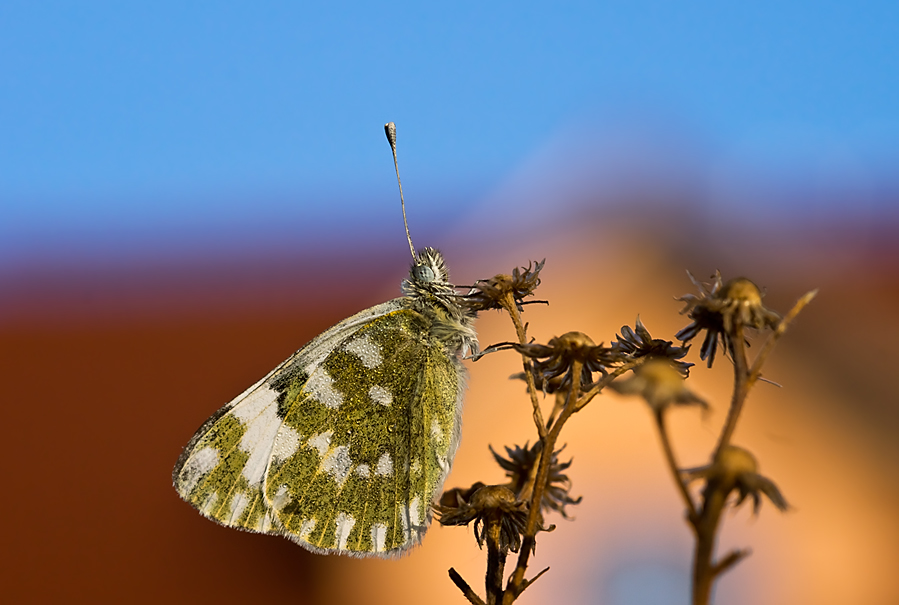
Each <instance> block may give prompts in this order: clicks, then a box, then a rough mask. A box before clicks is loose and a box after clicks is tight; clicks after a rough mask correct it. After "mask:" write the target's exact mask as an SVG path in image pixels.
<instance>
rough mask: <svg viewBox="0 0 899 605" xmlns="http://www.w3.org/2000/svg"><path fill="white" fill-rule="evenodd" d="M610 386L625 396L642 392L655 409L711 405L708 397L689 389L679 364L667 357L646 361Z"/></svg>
mask: <svg viewBox="0 0 899 605" xmlns="http://www.w3.org/2000/svg"><path fill="white" fill-rule="evenodd" d="M609 386H611V388H612V389H613V390H614V391H616V392H618V393H621V394H624V395H641V396H642V397H643V399H645V400H646V403H648V404H649V406H650V407H651V408H652V409H653V410H655V411H661V410H663V409H665V408H666V407H668V406H669V405H689V404H694V405H699V406H701V407H703V408H708V404H707V403H706V402H705V400H703V399H702V398H701V397H699V396H698V395H696V394H695V393H693V391H691V390H690V389H688V388H687V384H686V381H685V380H684V377H683V375H682V374H681V373H680V370H679V369H678V368H677V366H675V365H674V363H672V362H671V361H670V360H668V359H664V358H660V359H651V360H649V361H647V362H646V363H644V364H643V365H641V366H639V367H638V368H636V369H635V370H634V373H633V374H632V375H631V376H629V377H628V378H624V379H618V380H616V381H615V382H613V383H612V384H611V385H609Z"/></svg>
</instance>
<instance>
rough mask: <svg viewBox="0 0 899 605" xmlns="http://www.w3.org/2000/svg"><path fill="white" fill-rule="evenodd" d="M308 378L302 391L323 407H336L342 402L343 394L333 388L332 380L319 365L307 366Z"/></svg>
mask: <svg viewBox="0 0 899 605" xmlns="http://www.w3.org/2000/svg"><path fill="white" fill-rule="evenodd" d="M307 370H308V371H309V380H307V381H306V385H305V386H304V387H303V391H304V392H305V393H308V394H309V395H312V398H313V399H315V400H316V401H317V402H319V403H320V404H322V405H323V406H325V407H328V408H331V409H336V408H339V407H340V404H341V403H343V395H342V394H341V393H339V392H337V391H336V390H335V389H334V380H333V379H332V378H331V377H330V376H329V375H328V373H327V372H326V371H325V369H324V368H323V367H321V366H318V367H315V368H307Z"/></svg>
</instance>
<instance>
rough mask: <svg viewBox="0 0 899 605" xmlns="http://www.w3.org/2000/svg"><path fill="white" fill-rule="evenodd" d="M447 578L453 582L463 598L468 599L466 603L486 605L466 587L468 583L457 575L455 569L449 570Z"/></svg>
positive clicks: (469, 587) (476, 594)
mask: <svg viewBox="0 0 899 605" xmlns="http://www.w3.org/2000/svg"><path fill="white" fill-rule="evenodd" d="M449 577H450V580H452V581H453V584H455V585H456V586H457V587H458V588H459V590H461V591H462V594H463V595H465V598H466V599H468V602H469V603H471V604H472V605H486V604H485V603H484V601H483V600H482V599H481V597H479V596H478V593H476V592H475V591H474V590H472V588H471V586H469V585H468V582H466V581H465V579H464V578H463V577H462V576H460V575H459V572H458V571H456V570H455V568H453V567H450V568H449Z"/></svg>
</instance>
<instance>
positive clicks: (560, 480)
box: [490, 441, 581, 519]
mask: <svg viewBox="0 0 899 605" xmlns="http://www.w3.org/2000/svg"><path fill="white" fill-rule="evenodd" d="M564 449H565V447H564V446H563V447H561V448H559V449H558V450H556V451H555V452H553V458H552V460H551V461H550V466H549V478H548V482H547V486H546V489H545V490H544V492H543V498H542V499H541V501H540V508H541V510H543V511H546V510H554V511H556V512H558V513H560V514H561V515H562V516H563V517H564V518H566V519H568V518H569V517H568V513H567V511H566V510H565V507H566V506H568V505H570V504H580V502H581V497H580V496H579V497H577V498H572V497H571V496H570V495H569V493H568V492H569V491H570V490H571V479H569V478H568V475H566V474H565V471H566V470H568V467H570V466H571V462H572V461H571V460H569V461H568V462H559V454H560V453H561V452H562V450H564ZM505 450H506V455H507V456H508V458H504V457H503V456H501V455H500V454H497V453H496V451H494V449H493V447H492V446H491V447H490V452H491V453H492V454H493V457H494V458H495V459H496V462H497V464H499V465H500V466H501V467H502V469H503V470H504V471H506V476H507V477H508V478H509V483H507V486H508V487H509V489H510V490H512V492H513V493H515V494H516V495H517V496H518V497H519V498H521V499H523V500H524V499H529V498H530V495H531V491H532V490H533V485H534V478H535V476H536V474H537V465H538V464H539V462H540V452H541V451H542V450H543V444H542V443H541V442H539V441H538V442H537V443H535V444H534V445H533V447H528V444H527V443H525V444H524V447H521V446H518V445H516V446H515V447H512V448H509V447H507V448H505Z"/></svg>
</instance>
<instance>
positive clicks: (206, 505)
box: [200, 492, 219, 515]
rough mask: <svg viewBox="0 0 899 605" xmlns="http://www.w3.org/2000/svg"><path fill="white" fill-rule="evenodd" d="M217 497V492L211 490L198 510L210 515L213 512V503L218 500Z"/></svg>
mask: <svg viewBox="0 0 899 605" xmlns="http://www.w3.org/2000/svg"><path fill="white" fill-rule="evenodd" d="M218 499H219V495H218V492H212V493H211V494H209V495H208V496H206V500H205V501H204V502H203V506H201V507H200V512H201V513H203V514H204V515H212V514H213V513H214V512H215V503H216V502H218Z"/></svg>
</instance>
